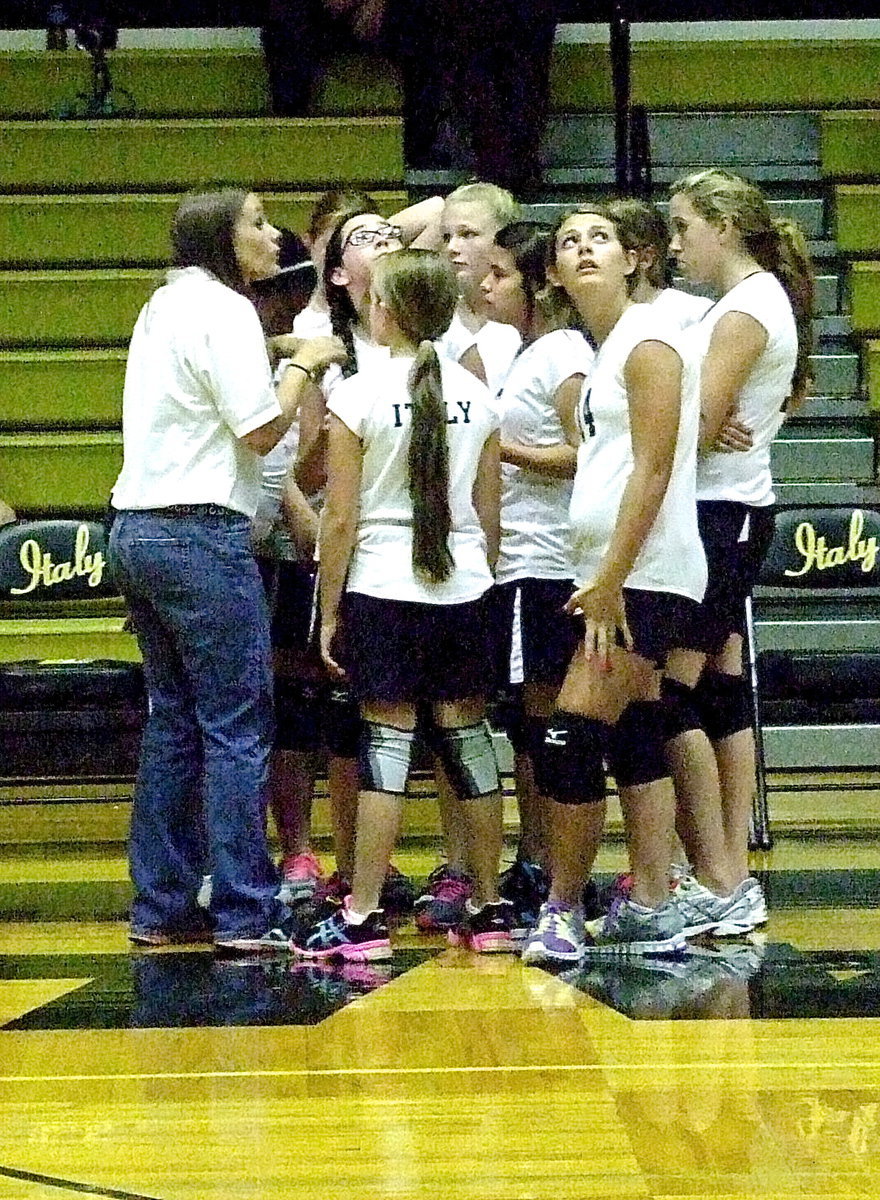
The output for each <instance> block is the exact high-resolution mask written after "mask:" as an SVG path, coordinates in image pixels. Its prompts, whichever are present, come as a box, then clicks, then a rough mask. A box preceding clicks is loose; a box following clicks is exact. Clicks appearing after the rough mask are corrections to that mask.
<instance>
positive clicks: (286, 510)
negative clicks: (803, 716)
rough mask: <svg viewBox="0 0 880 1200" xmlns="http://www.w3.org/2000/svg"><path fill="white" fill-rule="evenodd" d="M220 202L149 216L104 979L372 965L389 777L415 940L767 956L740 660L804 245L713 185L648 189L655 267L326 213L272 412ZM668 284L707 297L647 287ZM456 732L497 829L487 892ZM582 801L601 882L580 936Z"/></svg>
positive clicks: (565, 227)
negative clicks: (221, 957)
mask: <svg viewBox="0 0 880 1200" xmlns="http://www.w3.org/2000/svg"><path fill="white" fill-rule="evenodd" d="M224 195H226V196H227V198H226V200H225V202H224V204H223V205H218V203H217V200H216V196H215V197H213V198H212V197H196V198H194V199H193V200H191V201H188V202H184V205H182V207H181V210H180V212H179V213H178V218H177V220H176V224H175V229H174V230H173V231H172V236H173V242H174V247H175V258H174V264H175V269H174V270H172V272H171V273H170V274H169V278H168V282H167V283H166V284H165V285H164V286H163V287H160V288H159V289H157V292H156V293H155V294H154V297H153V298H152V299H151V301H150V302H149V303H148V305H147V306H146V307H145V310H144V312H143V313H142V314H141V318H140V319H139V322H138V326H137V327H136V330H135V335H134V338H133V341H132V349H131V352H130V355H129V363H128V374H127V379H126V395H125V403H124V435H125V463H124V466H123V471H122V474H121V476H120V479H119V481H118V483H117V485H116V489H115V491H114V496H113V503H114V506H115V508H116V509H117V510H119V513H118V515H117V518H116V521H115V522H114V527H113V531H112V533H111V550H112V551H113V554H114V560H115V563H116V569H117V574H118V577H119V579H120V584H121V586H122V589H123V591H124V593H125V595H126V598H127V599H128V601H129V605H130V607H131V611H132V616H133V620H134V625H135V629H136V631H137V634H138V638H139V641H140V645H141V649H142V652H143V656H144V665H145V673H146V678H147V684H148V690H149V694H150V701H151V711H150V718H149V721H148V727H147V733H146V737H145V742H144V748H143V753H142V763H141V771H140V774H139V778H138V785H137V788H136V793H135V804H134V816H133V823H132V845H131V861H132V874H133V878H134V882H135V888H136V896H135V902H134V908H133V914H132V932H131V936H132V938H133V940H135V941H137V942H141V943H142V944H148V945H153V944H162V943H165V942H168V941H180V940H188V939H192V938H193V937H197V938H199V939H200V940H202V939H205V938H207V939H209V940H213V941H214V943H215V944H217V945H218V946H220V947H221V948H225V949H228V950H245V951H250V950H263V949H267V948H269V949H271V948H274V947H281V948H288V947H289V948H290V949H292V950H293V952H294V953H297V954H299V955H302V956H304V957H308V958H321V959H330V960H334V959H340V960H346V959H355V960H358V959H383V958H387V957H389V956H390V955H391V952H392V951H391V941H390V938H389V919H391V918H393V917H394V915H395V914H396V913H397V912H399V911H400V910H401V909H402V908H404V907H405V906H406V904H407V899H408V898H407V896H406V890H407V881H406V880H405V879H404V878H403V877H402V876H401V875H400V873H399V872H397V871H396V870H395V869H394V868H393V867H392V866H391V859H392V855H393V850H394V845H395V842H396V839H397V836H398V832H399V827H400V822H401V816H402V811H403V803H404V799H405V796H406V791H407V783H408V779H409V775H410V771H411V769H412V765H413V762H414V757H415V759H416V760H417V761H419V762H420V763H426V764H428V765H429V766H430V767H431V768H432V769H433V770H434V772H435V776H436V781H437V792H438V796H439V805H440V813H441V822H442V827H443V831H444V843H445V845H444V851H445V853H444V860H443V862H442V863H441V865H440V866H438V867H437V868H436V870H435V871H433V872H432V874H431V875H430V876H429V879H428V882H427V885H426V890H425V892H424V894H423V895H421V896H420V897H418V898H417V899H416V900H415V919H416V924H417V926H418V927H419V928H420V929H423V930H425V931H438V930H447V931H448V934H449V938H450V940H451V941H452V942H453V944H456V945H461V946H466V947H469V948H471V949H473V950H475V951H478V952H498V951H509V950H512V949H513V948H514V947H515V946H516V945H517V944H518V943H519V944H520V945H521V947H522V956H523V960H524V961H525V962H528V963H553V962H559V963H566V962H574V961H577V960H578V959H580V958H581V957H582V956H584V955H620V954H636V955H653V954H660V955H665V954H677V953H680V952H682V951H684V950H685V949H686V946H687V942H686V939H687V937H689V936H693V935H696V934H702V933H710V934H714V935H716V936H730V935H734V936H735V935H743V934H746V933H748V932H749V931H750V930H752V929H754V928H756V927H757V926H759V925H760V924H762V923H763V922H764V921H765V920H766V917H767V912H766V904H765V900H764V897H763V894H762V891H761V888H760V885H759V883H758V882H757V880H755V879H753V878H752V877H750V875H749V868H748V824H749V815H750V811H751V797H752V789H753V786H754V742H753V735H752V717H751V699H750V693H749V691H748V686H747V683H746V681H745V680H744V677H743V663H742V630H743V620H744V603H745V599H746V597H747V596H748V594H749V592H750V590H751V588H752V587H753V585H754V582H755V580H756V577H757V572H758V569H759V567H760V564H761V561H762V559H763V557H764V554H765V553H766V550H767V548H768V545H769V540H770V537H771V536H772V531H773V516H772V513H773V509H772V505H773V501H774V494H773V488H772V480H771V475H770V443H771V442H772V440H773V438H774V437H775V435H776V433H777V431H778V429H779V427H780V425H781V423H782V421H783V419H784V415H785V411H786V408H790V407H791V406H792V405H796V404H797V403H798V402H799V401H800V399H801V398H802V397H803V394H804V392H805V389H806V384H807V363H808V356H809V351H810V326H811V317H812V273H811V268H810V263H809V259H808V255H807V252H806V247H805V243H804V241H803V238H802V236H801V234H800V232H799V231H798V230H797V229H796V228H795V227H793V226H791V225H790V224H788V223H786V222H781V221H778V220H776V219H774V218H773V217H772V215H771V213H770V210H769V208H768V206H767V203H766V201H765V200H764V198H763V196H762V195H761V194H760V192H759V191H758V189H757V188H755V187H754V185H752V184H750V183H748V182H747V181H745V180H742V179H740V178H738V177H736V176H733V175H729V174H728V173H726V172H722V171H717V170H707V171H701V172H698V173H695V174H693V175H690V176H687V177H685V178H683V179H681V180H679V181H678V182H677V183H676V184H675V185H673V187H672V190H671V198H670V205H669V231H668V232H667V226H666V222H665V220H664V218H663V217H662V215H661V214H660V213H659V211H658V210H657V209H656V208H655V207H654V206H652V205H649V204H646V203H644V202H642V201H637V200H602V201H597V202H596V203H590V204H585V205H583V206H581V207H579V208H578V209H577V210H576V211H574V212H570V213H568V214H567V215H564V216H563V217H562V218H560V219H559V220H557V221H556V223H555V225H553V226H552V227H551V226H549V225H544V224H541V223H539V222H536V221H534V220H525V219H523V218H522V215H521V213H520V210H519V207H518V205H517V204H516V202H515V200H514V198H513V197H512V196H511V195H510V194H509V193H507V192H505V191H503V190H502V189H500V188H497V187H495V186H493V185H491V184H481V183H476V184H469V185H466V186H464V187H462V188H459V189H457V190H456V191H455V192H453V193H452V195H450V196H449V197H448V198H447V199H446V200H445V202H442V204H441V202H439V201H427V202H424V203H423V204H422V205H415V206H413V207H412V208H411V209H407V210H404V211H403V212H402V213H400V214H397V215H396V216H395V217H393V218H390V219H388V220H386V219H383V218H382V217H380V216H379V215H378V214H376V213H375V212H374V211H372V208H373V206H372V204H371V203H370V201H369V198H368V197H359V196H357V195H355V196H350V195H347V194H332V195H328V196H327V197H325V198H324V201H323V202H322V204H320V205H319V206H318V207H317V208H316V210H315V213H314V215H313V220H312V224H311V227H310V230H309V246H310V251H311V254H312V258H313V260H314V262H315V264H316V267H317V269H318V286H317V287H316V289H315V292H314V294H313V296H312V298H311V300H310V301H309V303H308V305H307V306H306V307H305V308H303V309H302V311H300V312H299V313H298V315H297V316H296V317H295V319H294V320H293V322H292V333H291V334H289V335H285V336H281V337H275V338H273V339H270V345H271V346H272V348H273V351H274V353H275V356H276V359H277V360H278V361H277V366H276V368H275V371H274V379H273V378H271V377H270V367H269V363H268V360H266V356H265V350H263V349H262V345H263V344H264V343H263V333H262V330H261V329H260V326H259V322H258V319H257V317H256V314H255V312H254V310H253V307H252V306H251V305H250V301H249V300H248V299H247V295H248V287H249V285H252V284H253V283H254V282H255V281H257V280H259V279H260V278H262V277H265V276H267V275H271V274H272V270H273V265H272V262H271V261H270V260H271V259H272V257H273V253H274V257H275V260H276V261H277V249H278V234H277V231H276V230H274V229H273V228H272V227H271V226H270V225H268V223H267V222H266V220H265V218H264V216H263V213H262V208H261V206H260V203H259V201H258V199H257V198H256V197H254V196H244V195H243V194H240V193H232V194H231V195H227V194H224ZM187 205H189V208H187ZM220 209H222V211H219V210H220ZM224 225H225V226H226V227H227V228H226V232H225V237H224V236H223V235H222V233H221V231H222V229H223V227H224ZM212 226H213V229H212V235H211V236H210V237H208V236H205V234H206V231H207V230H208V229H209V228H210V227H212ZM670 234H671V237H670ZM669 254H672V255H674V256H675V258H676V259H677V261H678V264H679V268H680V269H681V271H682V273H683V274H684V275H685V276H686V278H687V279H688V280H689V281H690V282H692V283H694V284H696V285H699V286H700V287H701V288H704V289H707V290H709V291H710V292H711V293H712V295H713V297H716V298H715V299H714V300H709V299H703V298H702V297H700V296H696V295H691V294H690V293H688V292H684V291H681V290H678V289H677V288H674V287H671V286H669V267H668V255H669ZM163 293H164V295H163ZM246 306H247V309H249V311H246ZM261 355H262V358H261ZM160 360H164V361H165V362H167V363H168V366H167V368H165V367H163V368H161V369H160V368H158V367H157V366H156V362H157V361H160ZM255 452H256V453H255ZM258 456H260V457H258ZM169 481H170V482H169ZM251 539H252V540H251ZM233 542H234V548H233V546H232V543H233ZM251 545H253V546H254V547H255V550H256V555H257V560H258V562H259V569H258V567H257V564H256V562H254V559H253V554H252V552H251V548H250V547H251ZM233 575H234V577H235V583H234V584H233V582H232V579H233ZM232 591H234V592H235V595H234V596H233V595H232V594H231V592H232ZM218 656H219V657H220V658H221V659H222V660H223V662H224V663H225V666H223V667H220V668H218V666H217V665H216V663H215V662H214V660H215V659H216V658H217V657H218ZM272 668H274V675H275V680H274V692H275V710H276V720H277V725H276V727H274V728H273V724H272V711H271V710H272V695H271V693H272V688H273V683H272V678H271V674H272ZM490 702H493V720H495V721H500V722H501V723H502V724H503V727H504V729H505V732H506V733H507V734H508V737H509V739H510V742H511V744H512V747H513V750H514V760H515V782H516V793H517V800H518V804H519V814H520V838H519V849H518V854H517V859H516V861H515V862H514V864H513V866H512V867H510V868H509V869H508V870H507V871H505V872H504V873H503V875H501V876H500V877H499V869H500V862H501V853H502V832H503V827H502V799H501V790H500V780H499V773H498V766H497V763H496V759H495V752H494V747H493V738H492V733H491V730H490V727H489V725H488V723H487V721H486V707H487V704H488V703H490ZM273 747H274V749H273ZM319 749H321V750H325V751H326V752H327V755H328V772H327V773H328V780H329V792H330V804H331V816H332V821H333V834H334V850H335V864H336V872H335V873H334V875H333V876H331V877H330V878H324V877H323V875H322V873H321V869H320V866H319V865H318V863H317V860H316V858H315V856H314V855H313V854H312V852H311V851H310V849H309V824H310V817H311V797H312V790H313V785H314V776H315V771H316V769H317V758H316V756H317V751H318V750H319ZM608 773H610V774H611V775H613V777H614V780H615V781H616V784H617V788H618V792H619V796H620V803H621V808H622V811H623V816H624V826H625V833H626V841H627V849H628V855H629V873H628V875H627V876H626V877H625V878H622V879H620V880H618V882H617V884H616V885H615V889H614V891H613V893H612V894H611V895H609V896H607V897H606V901H607V903H606V905H605V908H606V909H607V911H602V912H601V913H600V914H599V915H597V910H596V889H595V886H594V885H593V883H592V880H591V873H592V869H593V864H594V861H595V858H596V855H597V853H598V850H599V846H600V843H601V839H602V835H603V830H604V825H605V797H606V775H607V774H608ZM267 795H268V799H269V804H270V805H271V809H272V812H273V815H274V818H275V824H276V828H277V831H278V834H279V838H280V840H281V843H282V852H283V856H284V857H283V861H282V875H283V879H282V882H281V889H280V891H279V887H278V880H277V876H276V874H275V871H274V867H273V864H272V863H271V861H270V860H269V857H268V849H267V843H266V833H265V824H266V820H265V818H266V800H267ZM682 851H683V854H682ZM683 856H686V859H687V866H686V867H682V868H676V867H674V866H673V859H674V858H677V859H681V858H682V857H683ZM206 872H208V873H210V875H211V881H212V886H211V894H210V899H209V901H208V903H207V907H205V906H204V905H202V906H200V905H199V904H198V893H199V885H200V883H201V880H202V876H203V875H204V874H205V873H206ZM203 900H204V896H203ZM304 913H305V914H308V916H307V919H304V918H303V914H304Z"/></svg>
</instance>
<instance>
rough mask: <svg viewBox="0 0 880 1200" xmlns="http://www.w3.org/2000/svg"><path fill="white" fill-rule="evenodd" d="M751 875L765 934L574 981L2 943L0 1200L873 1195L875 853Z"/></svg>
mask: <svg viewBox="0 0 880 1200" xmlns="http://www.w3.org/2000/svg"><path fill="white" fill-rule="evenodd" d="M878 798H880V791H878V792H871V793H866V795H865V797H864V802H865V805H866V815H867V814H868V811H869V810H871V808H872V806H873V813H874V816H875V817H876V811H877V809H876V801H877V800H878ZM398 861H399V862H400V865H401V866H402V867H403V868H404V869H405V870H408V871H409V872H411V873H413V874H414V875H417V876H418V875H421V876H424V874H426V873H427V871H428V870H429V869H430V867H431V866H432V865H433V864H434V861H435V860H434V857H433V855H432V854H431V853H429V851H428V850H426V849H421V850H419V849H416V850H414V851H412V852H410V853H404V854H402V855H401V857H400V858H399V860H398ZM622 861H623V855H622V851H621V849H620V847H619V846H614V845H612V846H610V847H609V848H608V849H607V850H606V851H604V852H603V855H602V860H601V862H600V864H599V865H600V869H601V870H603V871H605V872H613V871H615V870H616V869H618V867H620V866H621V865H622ZM47 865H48V867H49V871H48V872H47V873H48V874H49V875H51V864H47ZM754 865H755V869H756V870H757V871H759V872H760V873H761V874H762V878H763V880H764V882H765V886H766V888H767V891H768V895H769V898H770V903H771V912H772V915H771V919H770V922H769V924H768V926H767V928H766V931H765V932H764V933H762V934H761V935H760V936H757V935H755V936H753V937H752V938H751V939H750V940H747V941H740V942H735V943H732V944H730V945H727V946H720V945H718V944H713V943H711V942H707V943H705V944H703V945H702V946H699V947H698V948H697V953H695V954H694V955H693V956H692V957H691V958H689V959H687V960H684V961H683V962H681V963H666V964H659V965H657V966H656V967H653V968H648V967H645V966H642V967H622V966H618V967H611V968H607V969H606V968H603V969H590V970H585V969H580V970H576V971H573V972H571V973H568V972H566V973H564V974H563V975H562V976H558V977H557V976H554V975H552V974H550V973H548V972H545V971H543V970H539V969H536V968H524V967H522V966H521V965H520V963H519V961H518V960H517V959H515V958H511V957H506V956H504V957H501V956H499V957H491V956H490V957H483V958H478V957H474V956H471V955H469V954H467V953H464V952H461V951H458V950H452V949H449V948H446V947H445V946H444V943H443V942H442V941H441V940H440V939H437V938H425V937H422V936H420V935H418V934H416V933H415V932H414V931H413V930H412V928H411V927H410V928H407V927H403V928H402V929H401V930H400V931H399V933H398V937H397V946H398V947H399V951H398V953H397V955H396V961H395V962H394V964H393V965H392V966H391V967H390V968H387V967H386V966H385V965H383V964H377V965H376V966H373V967H362V966H354V965H350V966H348V967H346V968H328V967H320V966H312V965H298V964H297V963H295V962H294V961H292V960H288V959H280V960H273V961H271V962H259V961H257V960H243V961H242V960H238V961H234V960H219V959H215V958H214V956H213V955H212V954H210V953H205V952H202V951H198V950H179V949H175V950H174V951H167V950H162V951H147V952H144V951H132V950H131V949H130V947H129V944H128V942H127V940H126V936H125V933H126V930H125V925H124V924H123V923H122V922H118V921H104V922H99V923H88V922H84V921H81V922H54V923H50V922H35V921H32V922H28V923H18V924H16V923H8V924H3V925H0V1200H50V1198H53V1200H61V1198H63V1197H64V1196H70V1197H73V1196H94V1197H119V1198H120V1200H221V1198H222V1200H276V1198H277V1200H289V1198H290V1197H296V1198H297V1200H308V1198H309V1197H313V1196H314V1197H316V1198H318V1197H320V1198H321V1200H442V1198H444V1197H446V1196H451V1197H462V1198H464V1200H563V1198H566V1200H568V1198H571V1200H575V1198H578V1200H580V1198H581V1197H602V1198H604V1200H619V1198H620V1197H631V1196H632V1197H657V1198H660V1197H663V1198H664V1200H672V1198H677V1197H681V1198H684V1197H689V1198H690V1197H712V1198H717V1200H721V1198H724V1200H740V1198H745V1197H756V1198H757V1197H761V1198H762V1200H783V1198H784V1200H795V1198H797V1200H802V1198H803V1197H810V1196H818V1195H820V1194H821V1195H822V1196H823V1197H827V1198H833V1200H841V1198H843V1197H847V1198H849V1200H854V1198H855V1197H867V1196H872V1197H873V1196H876V1195H877V1193H878V1190H880V908H878V905H877V897H878V894H880V838H875V837H873V836H871V835H870V833H869V834H868V835H867V836H866V835H865V833H864V831H863V833H862V836H859V837H855V836H852V835H847V836H842V835H838V836H836V837H834V838H832V839H825V840H822V839H820V838H817V837H815V836H811V837H808V838H802V839H798V838H794V837H790V836H786V837H783V838H780V839H779V840H778V842H777V845H776V847H775V848H774V850H773V851H772V852H771V853H770V854H768V855H766V856H762V857H761V858H760V860H757V859H756V861H755V864H754ZM67 869H69V864H68V865H67V866H66V867H65V870H67ZM47 886H49V885H48V884H47Z"/></svg>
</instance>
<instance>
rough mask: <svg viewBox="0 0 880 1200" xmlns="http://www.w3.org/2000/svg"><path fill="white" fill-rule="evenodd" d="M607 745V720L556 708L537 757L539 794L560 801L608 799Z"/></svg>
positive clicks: (587, 802)
mask: <svg viewBox="0 0 880 1200" xmlns="http://www.w3.org/2000/svg"><path fill="white" fill-rule="evenodd" d="M607 744H608V726H607V725H606V724H605V722H604V721H597V720H595V719H594V718H592V717H580V716H578V715H577V714H576V713H570V712H563V711H562V710H561V709H556V711H555V712H553V713H551V715H550V717H549V718H548V720H547V722H546V725H545V731H544V737H543V739H542V741H541V742H540V744H539V745H538V747H537V753H536V754H535V757H534V765H535V784H536V786H537V789H538V791H539V793H540V794H541V795H542V796H549V797H550V798H551V799H552V800H556V801H557V802H558V803H560V804H591V803H592V804H595V803H596V802H597V801H599V800H604V799H605V751H606V748H607Z"/></svg>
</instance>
